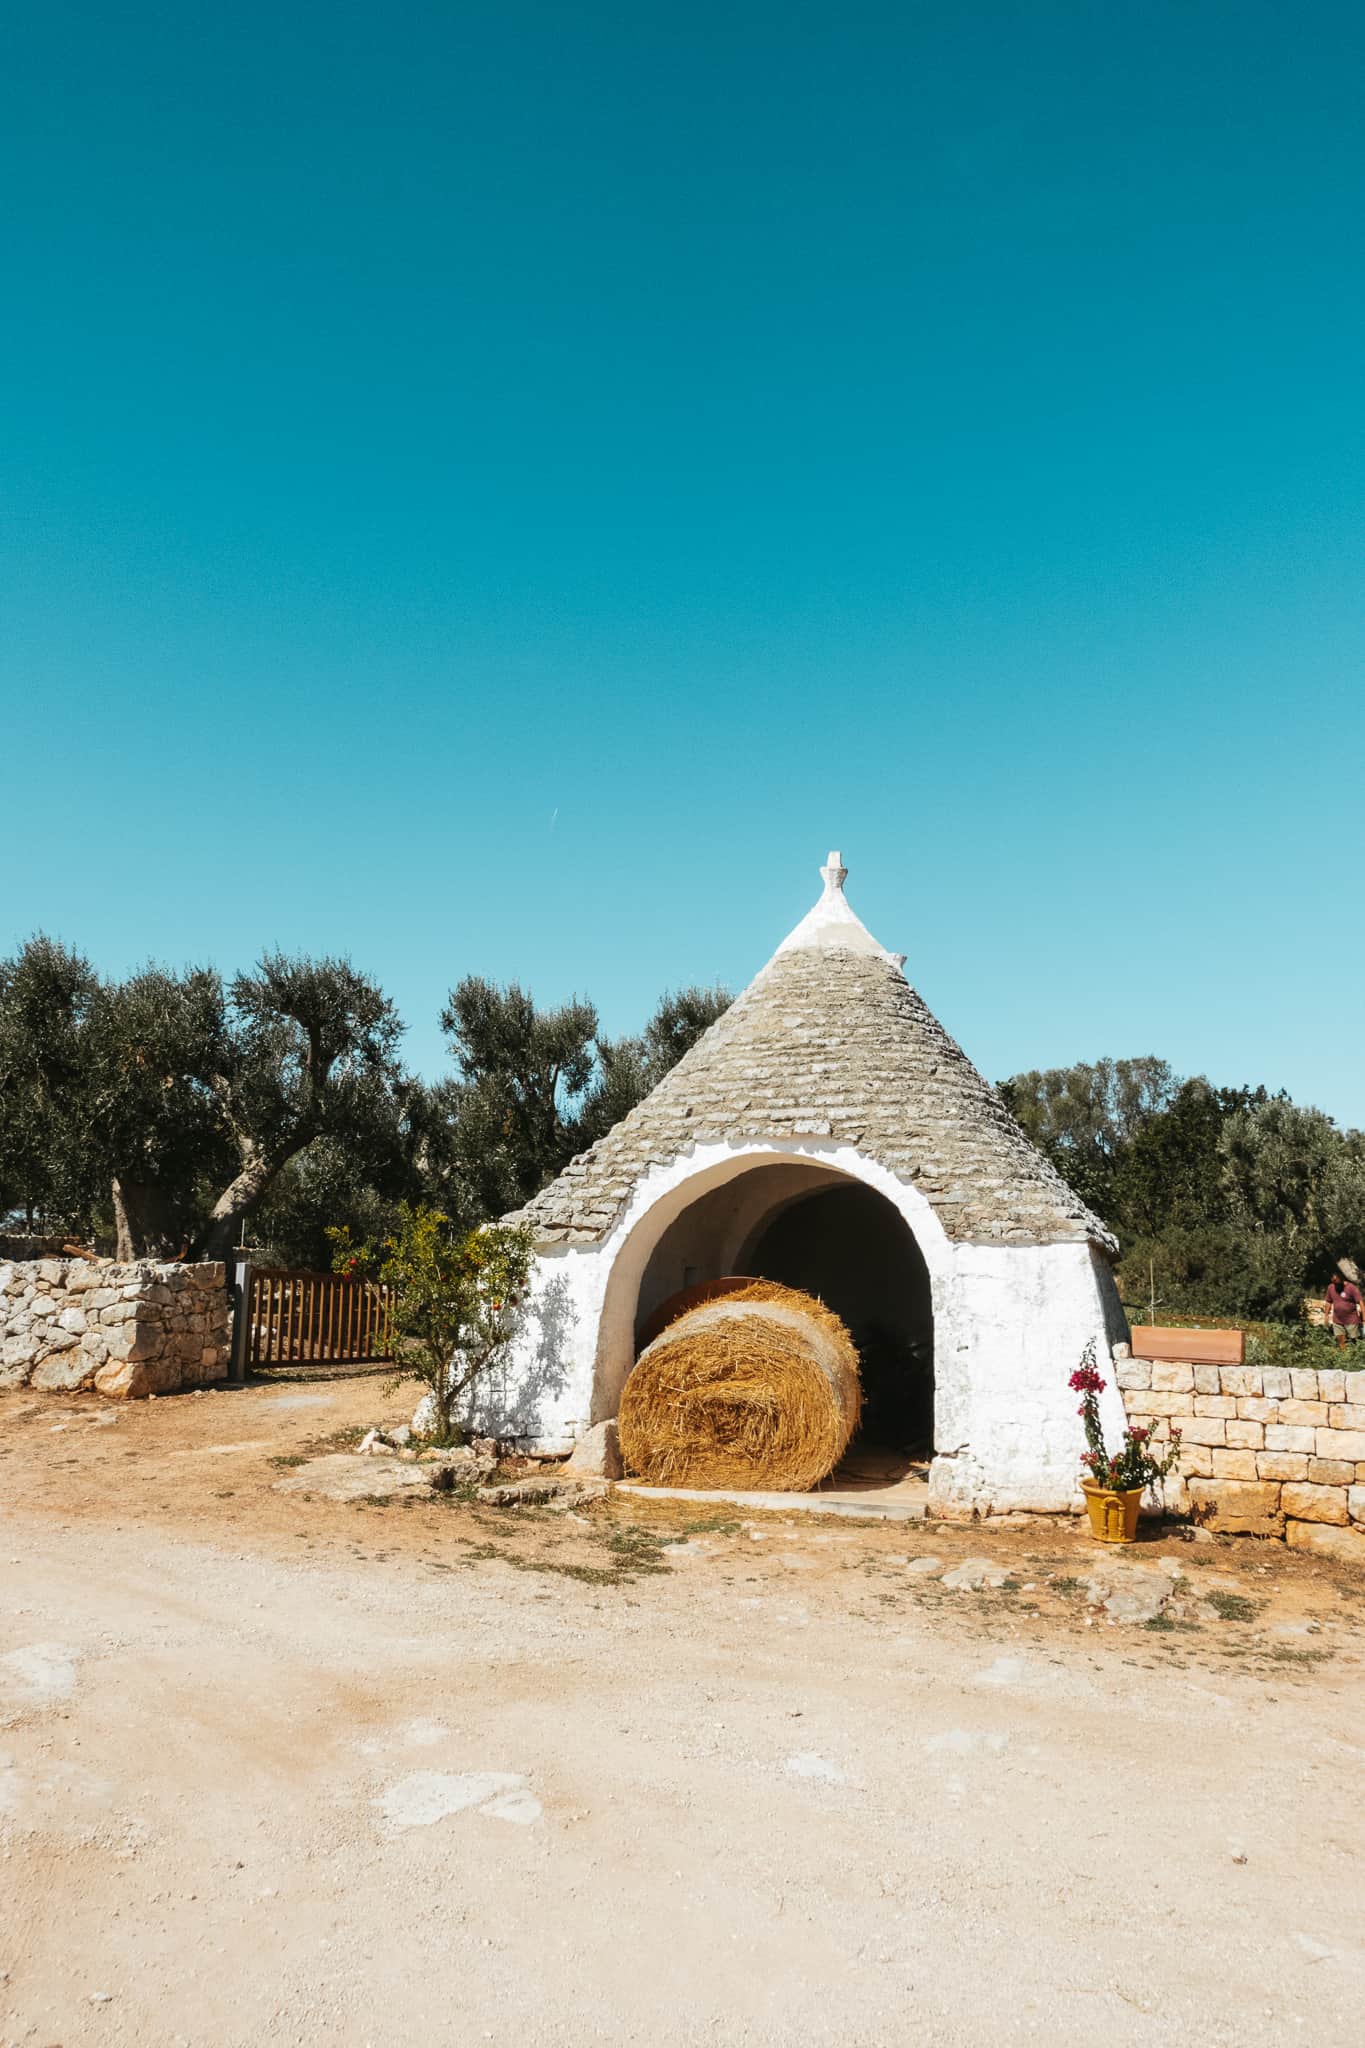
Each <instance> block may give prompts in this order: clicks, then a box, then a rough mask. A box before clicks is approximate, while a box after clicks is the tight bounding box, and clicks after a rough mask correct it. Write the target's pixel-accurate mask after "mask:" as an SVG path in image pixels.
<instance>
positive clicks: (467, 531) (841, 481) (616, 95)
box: [0, 0, 1365, 1123]
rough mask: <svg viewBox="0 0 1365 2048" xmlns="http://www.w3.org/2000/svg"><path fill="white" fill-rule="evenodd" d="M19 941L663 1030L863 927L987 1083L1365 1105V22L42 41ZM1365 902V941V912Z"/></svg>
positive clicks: (25, 59) (824, 10) (1327, 11)
mask: <svg viewBox="0 0 1365 2048" xmlns="http://www.w3.org/2000/svg"><path fill="white" fill-rule="evenodd" d="M4 74H5V76H4V81H3V86H2V87H0V90H3V93H4V96H5V100H6V104H5V106H4V107H3V110H0V111H2V112H3V119H0V172H2V173H3V188H4V191H5V195H6V197H5V209H4V210H5V216H6V218H5V223H4V227H3V230H2V231H0V232H2V233H3V275H4V278H5V299H6V304H7V312H6V318H5V320H4V323H3V329H2V330H0V369H2V371H3V374H2V375H0V387H2V389H3V399H2V401H0V402H3V407H4V430H3V452H2V455H0V491H2V492H3V506H2V508H0V509H2V510H3V563H2V567H3V621H2V630H0V705H2V706H3V723H0V750H3V776H2V777H0V802H2V803H3V862H2V863H0V874H2V875H3V882H2V883H0V888H2V889H3V897H2V899H0V945H3V946H4V948H5V949H6V950H8V948H9V947H10V946H11V945H12V944H13V943H15V942H17V941H19V940H20V939H22V938H23V937H24V936H25V935H26V934H27V933H28V932H30V931H32V930H34V929H35V928H44V929H47V930H49V931H52V932H54V933H57V934H59V935H60V936H62V937H63V938H65V939H67V940H68V941H70V942H73V943H75V944H77V945H79V946H81V947H82V948H84V949H85V950H86V951H88V952H89V953H90V954H91V955H92V957H93V958H94V959H95V960H96V961H97V963H98V964H99V965H100V966H101V967H103V968H104V969H106V970H108V971H110V972H115V971H121V970H125V969H128V968H131V967H133V966H134V965H136V964H137V963H139V962H140V961H142V960H144V959H146V958H147V957H148V956H155V957H157V958H159V959H162V960H166V961H169V962H172V963H176V964H179V963H183V962H187V961H191V960H195V961H197V960H212V961H214V962H217V963H218V964H219V965H221V966H223V967H224V968H235V967H237V966H241V965H246V964H249V963H250V961H251V960H252V959H253V958H254V957H255V956H256V955H257V954H258V953H259V952H260V950H261V949H262V948H263V947H267V946H283V947H286V948H290V949H303V950H309V951H314V952H322V951H346V952H349V953H350V954H351V956H352V957H353V958H354V959H355V960H356V962H357V963H359V964H361V965H363V966H364V967H366V968H367V969H369V970H372V971H373V972H374V973H375V974H376V975H377V976H378V977H379V978H380V979H381V980H382V981H383V983H384V984H385V986H386V987H387V988H388V989H389V991H390V992H391V993H392V994H393V995H394V997H395V998H396V1000H397V1001H398V1003H399V1005H400V1007H401V1009H402V1011H403V1014H404V1016H405V1017H406V1019H407V1020H408V1022H409V1024H410V1026H411V1034H410V1039H409V1057H410V1058H411V1059H412V1060H413V1062H414V1063H415V1064H417V1065H419V1066H420V1067H422V1068H423V1069H424V1070H426V1071H428V1072H434V1071H438V1070H439V1069H440V1067H441V1064H442V1049H441V1044H440V1037H439V1032H438V1029H437V1025H436V1014H437V1011H438V1010H439V1007H440V1004H441V1001H442V998H443V996H444V994H445V991H446V990H447V989H448V988H449V986H450V985H451V984H452V982H454V981H455V980H456V979H457V978H458V977H459V976H460V975H461V974H463V973H466V972H470V971H478V972H481V973H484V974H487V975H490V976H493V977H496V978H498V979H509V978H512V977H518V978H520V979H521V980H523V981H524V982H526V983H529V984H530V986H531V987H532V988H533V989H534V990H535V992H536V994H537V995H538V996H540V997H542V998H544V999H546V1000H550V999H553V998H557V997H561V996H565V995H567V994H569V993H570V992H571V991H583V992H585V993H588V994H590V995H592V996H593V997H595V998H596V999H597V1001H598V1002H599V1004H600V1006H601V1009H602V1012H603V1018H604V1022H605V1024H606V1025H607V1027H608V1028H610V1029H613V1030H621V1029H625V1028H628V1027H631V1026H633V1025H635V1024H637V1023H638V1022H640V1021H641V1020H642V1019H643V1017H644V1016H645V1014H646V1013H647V1011H648V1010H649V1008H650V1007H651V1006H652V1004H653V1001H654V999H655V998H656V996H657V995H658V993H659V991H660V990H661V989H662V988H663V987H664V986H666V985H670V984H672V985H676V984H678V983H682V982H686V981H691V980H711V979H717V978H718V979H723V980H726V981H729V982H730V983H731V984H732V985H736V986H737V985H740V984H742V983H743V982H744V981H745V980H747V979H748V977H749V976H750V974H751V973H752V972H753V971H754V970H755V969H756V968H757V967H758V966H759V965H760V964H761V963H762V961H763V960H764V959H765V958H766V956H767V954H768V953H769V952H770V950H771V949H772V947H773V946H774V945H775V944H776V943H777V941H778V940H779V939H780V938H781V937H782V935H783V934H784V932H785V931H786V930H787V929H788V928H789V927H790V926H791V925H792V924H793V923H795V921H796V919H797V918H798V917H799V916H800V915H801V914H802V913H803V912H804V911H805V910H806V908H807V907H808V905H809V903H810V902H811V900H813V898H814V896H815V894H816V892H817V890H818V886H819V884H818V877H817V873H816V870H817V868H818V866H819V863H820V861H821V860H822V859H823V857H824V854H825V851H826V849H827V847H829V846H839V847H840V848H841V849H842V850H843V853H844V856H845V859H846V860H847V862H848V864H849V867H850V869H851V880H850V883H849V895H850V899H851V900H852V902H853V903H854V905H855V907H856V908H857V909H858V911H859V913H860V914H861V915H862V916H863V917H864V918H865V920H866V921H867V922H868V923H869V924H870V925H871V927H872V929H873V930H874V931H875V932H876V933H877V935H878V936H879V937H880V938H881V939H882V940H883V942H884V943H886V944H888V945H894V946H896V947H897V948H903V949H904V950H905V951H906V952H907V953H908V955H909V960H908V963H907V972H908V973H909V975H910V976H911V979H912V980H913V981H915V983H916V984H917V985H918V986H919V987H920V989H921V990H922V991H923V993H924V995H925V996H926V997H927V999H928V1000H929V1001H930V1002H931V1003H932V1004H933V1005H934V1007H935V1008H936V1009H937V1011H938V1013H939V1014H940V1016H941V1017H942V1018H943V1020H944V1022H945V1023H946V1024H947V1025H948V1027H949V1028H950V1029H951V1030H952V1031H954V1032H955V1034H956V1035H957V1036H958V1037H959V1038H960V1039H961V1040H962V1042H963V1043H964V1045H965V1046H966V1048H967V1050H968V1051H969V1052H970V1053H971V1054H972V1056H973V1057H974V1058H975V1059H976V1060H977V1062H978V1063H979V1064H980V1065H981V1066H982V1067H983V1068H984V1069H985V1071H986V1072H987V1073H988V1074H990V1075H991V1076H992V1077H999V1076H1001V1075H1003V1074H1006V1073H1009V1072H1012V1071H1014V1070H1016V1069H1018V1068H1022V1067H1026V1066H1031V1065H1035V1064H1044V1065H1047V1064H1054V1063H1061V1062H1065V1061H1069V1060H1072V1059H1075V1058H1080V1057H1092V1056H1095V1055H1097V1054H1100V1053H1105V1052H1111V1053H1116V1054H1118V1053H1135V1052H1146V1051H1155V1052H1160V1053H1164V1054H1165V1055H1166V1056H1167V1057H1169V1058H1170V1059H1171V1060H1172V1061H1173V1062H1174V1063H1175V1065H1176V1066H1177V1067H1178V1068H1179V1069H1181V1070H1182V1071H1186V1072H1193V1071H1207V1072H1208V1073H1210V1074H1211V1075H1212V1076H1214V1078H1216V1079H1222V1080H1228V1081H1240V1080H1253V1081H1265V1082H1267V1083H1269V1084H1271V1085H1273V1086H1285V1087H1288V1088H1289V1089H1290V1090H1291V1092H1292V1093H1293V1094H1294V1095H1295V1096H1296V1097H1297V1098H1299V1099H1301V1100H1306V1101H1316V1102H1318V1103H1320V1104H1321V1105H1322V1106H1323V1107H1324V1108H1326V1109H1328V1110H1330V1111H1331V1112H1332V1113H1333V1114H1335V1115H1337V1116H1338V1117H1340V1118H1341V1119H1342V1120H1343V1121H1347V1122H1353V1123H1365V1070H1363V1069H1362V1062H1361V1058H1360V1040H1361V1026H1360V1019H1361V1014H1362V998H1363V997H1365V973H1363V972H1362V965H1361V952H1360V945H1359V939H1358V936H1357V935H1356V934H1355V924H1356V911H1355V902H1354V899H1355V895H1356V890H1357V884H1358V877H1359V873H1360V854H1359V849H1360V846H1361V843H1362V835H1363V833H1365V776H1363V774H1362V757H1361V746H1360V736H1359V704H1360V692H1361V675H1362V653H1365V551H1363V550H1362V527H1363V525H1365V519H1363V515H1365V463H1363V462H1362V456H1363V455H1365V450H1363V449H1362V421H1363V418H1365V398H1363V396H1362V361H1363V358H1362V313H1363V312H1365V284H1363V283H1362V270H1361V258H1362V231H1361V222H1362V218H1365V141H1362V135H1363V133H1365V127H1363V124H1362V78H1363V77H1365V16H1362V14H1361V10H1360V9H1359V7H1358V6H1351V5H1347V4H1344V0H1343V4H1341V5H1326V4H1321V0H1318V4H1314V0H1309V4H1307V5H1301V6H1298V7H1295V8H1292V9H1289V8H1285V7H1284V6H1283V5H1280V4H1269V0H1244V4H1238V5H1234V4H1232V0H1225V4H1220V5H1208V4H1201V0H1179V4H1143V5H1141V6H1138V7H1131V8H1127V7H1117V6H1113V5H1106V4H1102V0H1093V4H1079V0H1059V4H1047V0H1039V4H1029V5H1018V6H1003V5H991V4H982V5H980V6H975V7H966V6H963V5H962V4H961V0H944V4H936V5H917V4H914V0H900V4H897V5H889V4H886V5H869V6H864V7H862V8H850V7H848V6H834V5H807V4H801V0H785V4H782V5H780V6H779V5H776V4H772V5H769V4H755V0H725V4H719V0H688V4H687V5H659V4H653V5H643V6H640V5H636V6H627V5H620V6H617V7H611V8H608V7H600V6H596V5H579V6H577V7H572V6H565V5H562V4H550V0H546V4H542V5H527V4H524V0H498V4H497V5H491V4H488V5H460V4H458V0H455V4H447V5H445V6H441V7H436V6H421V5H407V6H404V5H399V6H397V7H385V8H379V7H356V6H349V5H346V4H344V0H343V4H338V0H328V4H327V5H325V6H324V5H320V4H319V5H301V4H298V0H272V4H271V5H270V6H264V5H260V4H256V0H241V4H239V5H237V6H234V7H232V8H225V9H218V10H204V9H199V8H187V7H183V6H181V7H176V6H170V5H162V6H161V7H157V8H151V7H149V6H147V5H145V4H143V0H130V4H129V5H127V6H125V7H121V8H118V9H114V8H89V7H72V6H68V5H64V4H62V0H46V4H45V5H44V6H42V7H30V8H27V9H23V10H20V11H19V12H18V13H16V14H14V15H13V16H12V18H11V21H10V23H9V26H8V30H7V46H6V54H5V64H4ZM1333 912H1336V913H1337V914H1338V915H1340V916H1341V918H1342V921H1343V938H1342V942H1341V943H1340V945H1339V946H1337V947H1335V948H1332V947H1330V946H1329V941H1328V937H1327V931H1326V923H1327V919H1328V918H1329V916H1330V915H1331V914H1332V913H1333Z"/></svg>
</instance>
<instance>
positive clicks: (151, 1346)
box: [0, 1259, 231, 1400]
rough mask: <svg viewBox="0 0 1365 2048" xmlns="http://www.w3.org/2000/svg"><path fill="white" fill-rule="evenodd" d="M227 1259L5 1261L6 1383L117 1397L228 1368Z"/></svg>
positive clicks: (196, 1380) (1, 1355)
mask: <svg viewBox="0 0 1365 2048" xmlns="http://www.w3.org/2000/svg"><path fill="white" fill-rule="evenodd" d="M225 1287H226V1274H225V1272H224V1269H223V1267H222V1266H221V1265H211V1264H206V1265H202V1266H172V1265H162V1264H159V1263H157V1262H156V1261H154V1260H151V1259H139V1260H138V1261H137V1262H136V1263H133V1264H126V1265H123V1264H119V1265H116V1264H113V1263H112V1262H107V1261H103V1260H98V1259H31V1260H22V1261H14V1262H11V1263H8V1264H2V1265H0V1387H34V1388H38V1389H41V1390H42V1391H45V1392H60V1393H71V1392H73V1391H75V1389H77V1388H87V1389H91V1390H93V1391H94V1392H95V1393H98V1394H107V1395H109V1396H111V1397H112V1398H113V1399H115V1400H131V1399H137V1398H138V1397H139V1396H141V1395H145V1394H168V1393H174V1392H175V1391H176V1390H177V1389H178V1388H180V1387H197V1386H202V1385H204V1384H205V1383H206V1382H207V1381H209V1380H218V1379H222V1378H224V1377H225V1376H226V1373H227V1366H228V1347H229V1342H230V1320H231V1316H230V1310H229V1307H228V1299H227V1294H226V1291H225Z"/></svg>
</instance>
